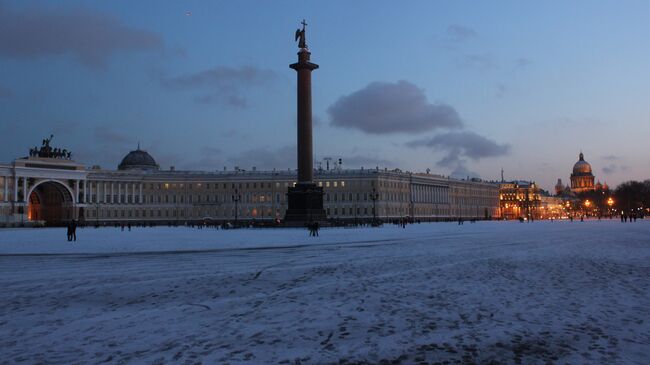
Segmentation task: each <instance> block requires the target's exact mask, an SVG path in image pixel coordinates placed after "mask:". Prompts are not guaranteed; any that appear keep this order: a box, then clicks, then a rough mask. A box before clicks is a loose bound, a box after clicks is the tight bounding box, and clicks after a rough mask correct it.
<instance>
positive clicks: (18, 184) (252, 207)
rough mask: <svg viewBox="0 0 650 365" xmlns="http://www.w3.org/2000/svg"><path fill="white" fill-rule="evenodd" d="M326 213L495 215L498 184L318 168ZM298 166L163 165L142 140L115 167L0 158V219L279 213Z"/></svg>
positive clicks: (192, 218)
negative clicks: (230, 168)
mask: <svg viewBox="0 0 650 365" xmlns="http://www.w3.org/2000/svg"><path fill="white" fill-rule="evenodd" d="M314 180H315V182H316V183H317V184H318V185H319V186H322V187H323V189H324V192H325V196H324V206H325V209H326V212H327V216H328V218H329V219H333V220H341V221H358V222H361V221H369V220H371V219H372V218H373V216H376V217H377V218H378V219H382V220H391V219H399V218H407V217H410V218H413V219H420V220H425V221H426V220H448V219H456V217H459V216H462V217H464V218H477V219H484V218H498V217H499V199H498V189H499V188H498V186H497V185H496V184H491V183H485V182H480V181H464V180H455V179H451V178H448V177H442V176H438V175H433V174H428V173H426V174H425V173H421V174H420V173H410V172H403V171H401V170H398V169H396V170H386V169H384V170H380V169H371V170H367V169H357V170H343V169H334V170H323V169H317V170H314ZM295 181H296V173H295V171H244V170H235V171H216V172H215V171H212V172H204V171H175V170H173V169H170V170H165V171H163V170H161V169H160V168H159V166H158V165H157V164H156V162H155V160H154V159H153V158H152V157H151V156H150V155H149V154H148V153H147V152H145V151H142V150H140V149H139V148H138V149H137V150H135V151H131V152H130V153H129V154H128V155H127V156H126V157H125V158H124V159H123V160H122V162H121V163H120V164H119V166H118V169H117V170H105V169H101V168H99V167H94V168H86V167H85V166H84V165H82V164H79V163H76V162H74V161H72V160H70V159H69V158H68V159H66V158H61V157H58V158H53V157H41V156H29V157H25V158H19V159H16V160H15V161H14V162H13V163H12V164H10V165H0V224H1V225H20V224H22V223H31V224H52V225H57V224H64V223H65V222H66V221H68V220H70V219H78V220H80V221H85V222H86V223H88V224H113V223H124V222H133V223H151V224H185V223H188V222H191V223H196V222H201V221H216V222H223V221H234V220H239V221H268V222H273V221H275V220H276V219H278V218H280V219H281V218H282V217H284V214H285V211H286V208H287V194H286V193H287V189H288V187H289V186H292V185H293V184H294V183H295Z"/></svg>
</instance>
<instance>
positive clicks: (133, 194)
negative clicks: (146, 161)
mask: <svg viewBox="0 0 650 365" xmlns="http://www.w3.org/2000/svg"><path fill="white" fill-rule="evenodd" d="M131 202H132V203H134V204H135V183H134V182H133V183H131Z"/></svg>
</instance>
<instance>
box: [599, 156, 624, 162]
mask: <svg viewBox="0 0 650 365" xmlns="http://www.w3.org/2000/svg"><path fill="white" fill-rule="evenodd" d="M602 159H603V160H605V161H616V160H618V159H620V157H618V156H616V155H607V156H603V157H602Z"/></svg>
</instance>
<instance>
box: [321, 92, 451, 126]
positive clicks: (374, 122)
mask: <svg viewBox="0 0 650 365" xmlns="http://www.w3.org/2000/svg"><path fill="white" fill-rule="evenodd" d="M327 113H328V114H329V116H330V124H331V125H332V126H336V127H344V128H353V129H359V130H361V131H363V132H365V133H369V134H389V133H419V132H425V131H429V130H433V129H437V128H459V127H461V126H462V122H461V119H460V117H459V115H458V113H457V112H456V109H454V108H453V107H452V106H450V105H447V104H442V103H440V104H431V103H429V102H428V101H427V98H426V95H425V94H424V91H423V90H422V89H420V88H418V87H417V86H415V85H414V84H412V83H410V82H408V81H398V82H396V83H390V82H373V83H370V84H368V86H366V87H364V88H363V89H360V90H358V91H355V92H353V93H351V94H349V95H345V96H342V97H340V98H339V99H338V100H337V101H336V102H335V103H334V104H332V105H330V106H329V108H328V109H327Z"/></svg>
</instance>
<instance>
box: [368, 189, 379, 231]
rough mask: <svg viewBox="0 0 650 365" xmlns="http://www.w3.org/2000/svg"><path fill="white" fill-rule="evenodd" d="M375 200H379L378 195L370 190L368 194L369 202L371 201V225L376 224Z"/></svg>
mask: <svg viewBox="0 0 650 365" xmlns="http://www.w3.org/2000/svg"><path fill="white" fill-rule="evenodd" d="M377 199H379V193H377V191H376V190H375V188H372V193H371V194H370V200H372V225H376V224H377Z"/></svg>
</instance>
